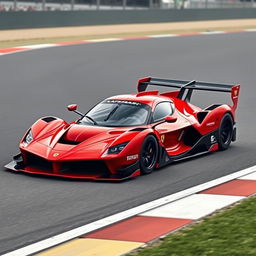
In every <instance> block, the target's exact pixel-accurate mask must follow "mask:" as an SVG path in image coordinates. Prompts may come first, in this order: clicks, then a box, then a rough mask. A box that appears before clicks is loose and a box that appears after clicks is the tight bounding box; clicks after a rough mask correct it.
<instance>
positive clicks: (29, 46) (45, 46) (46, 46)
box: [17, 44, 57, 49]
mask: <svg viewBox="0 0 256 256" xmlns="http://www.w3.org/2000/svg"><path fill="white" fill-rule="evenodd" d="M54 46H57V44H35V45H24V46H19V47H17V48H24V49H41V48H49V47H54Z"/></svg>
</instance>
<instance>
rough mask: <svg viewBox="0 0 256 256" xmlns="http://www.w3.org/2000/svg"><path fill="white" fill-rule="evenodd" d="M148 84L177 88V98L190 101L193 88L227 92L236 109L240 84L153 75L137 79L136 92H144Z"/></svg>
mask: <svg viewBox="0 0 256 256" xmlns="http://www.w3.org/2000/svg"><path fill="white" fill-rule="evenodd" d="M149 85H155V86H161V87H169V88H178V89H180V90H179V93H178V96H177V98H178V99H181V100H184V101H188V102H189V101H190V99H191V96H192V93H193V90H203V91H214V92H229V93H231V98H232V101H233V103H234V106H233V108H234V109H236V107H237V102H238V96H239V91H240V85H229V84H216V83H208V82H198V81H195V80H192V81H184V80H173V79H162V78H155V77H144V78H141V79H139V81H138V92H144V91H146V90H147V87H148V86H149Z"/></svg>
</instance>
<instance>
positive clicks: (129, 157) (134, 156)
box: [126, 154, 139, 161]
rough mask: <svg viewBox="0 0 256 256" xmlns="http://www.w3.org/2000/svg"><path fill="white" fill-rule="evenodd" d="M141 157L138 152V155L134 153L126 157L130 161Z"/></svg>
mask: <svg viewBox="0 0 256 256" xmlns="http://www.w3.org/2000/svg"><path fill="white" fill-rule="evenodd" d="M138 158H139V155H138V154H136V155H132V156H127V157H126V159H127V161H130V160H136V159H138Z"/></svg>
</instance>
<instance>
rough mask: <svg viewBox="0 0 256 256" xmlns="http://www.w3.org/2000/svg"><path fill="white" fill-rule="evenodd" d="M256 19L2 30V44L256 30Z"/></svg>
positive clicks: (0, 31) (0, 32)
mask: <svg viewBox="0 0 256 256" xmlns="http://www.w3.org/2000/svg"><path fill="white" fill-rule="evenodd" d="M255 27H256V19H242V20H241V19H240V20H216V21H193V22H170V23H152V24H129V25H103V26H81V27H80V26H79V27H58V28H40V29H19V30H0V42H1V41H2V42H4V41H15V40H23V39H26V40H29V39H46V38H49V39H50V38H58V37H59V38H63V37H70V38H72V37H79V36H85V37H90V36H91V37H95V36H97V37H105V36H108V35H120V34H122V35H125V34H127V35H129V34H134V33H135V34H136V33H137V34H139V33H148V34H156V33H170V32H177V31H196V30H201V31H211V30H216V29H227V28H229V29H239V28H241V29H242V28H255Z"/></svg>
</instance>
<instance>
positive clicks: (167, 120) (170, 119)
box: [164, 116, 177, 123]
mask: <svg viewBox="0 0 256 256" xmlns="http://www.w3.org/2000/svg"><path fill="white" fill-rule="evenodd" d="M164 120H165V122H167V123H175V122H176V121H177V117H174V116H167V117H166V118H165V119H164Z"/></svg>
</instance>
